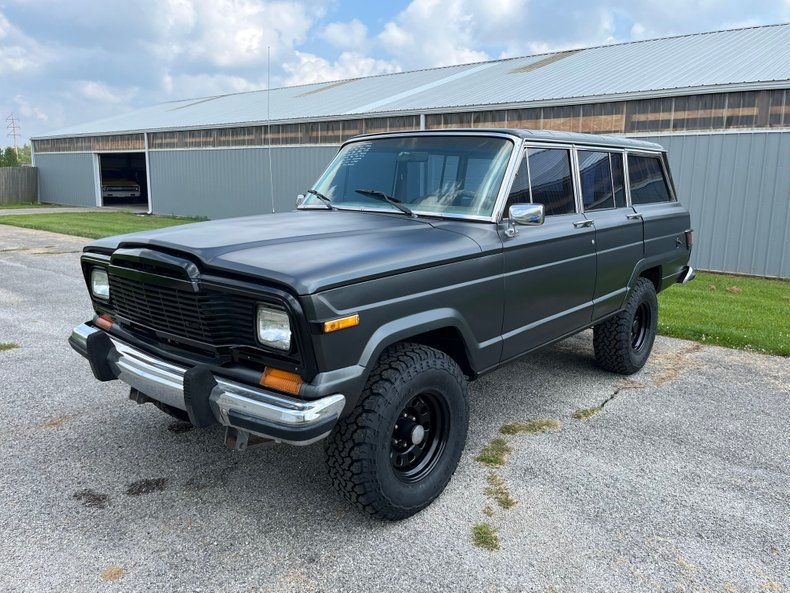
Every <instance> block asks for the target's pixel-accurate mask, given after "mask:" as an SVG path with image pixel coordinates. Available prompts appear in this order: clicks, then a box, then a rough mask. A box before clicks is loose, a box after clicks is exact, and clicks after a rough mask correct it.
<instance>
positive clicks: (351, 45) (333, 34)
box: [321, 0, 790, 49]
mask: <svg viewBox="0 0 790 593" xmlns="http://www.w3.org/2000/svg"><path fill="white" fill-rule="evenodd" d="M788 1H790V0H788ZM367 36H368V28H367V27H366V26H365V25H364V23H363V22H362V21H360V20H359V19H353V20H350V21H348V22H346V23H341V22H335V23H329V24H328V25H327V26H326V27H324V30H323V31H322V32H321V37H323V38H324V39H326V41H327V42H329V43H330V44H331V45H333V46H334V47H337V48H340V49H360V48H361V47H363V46H364V45H365V43H366V41H367Z"/></svg>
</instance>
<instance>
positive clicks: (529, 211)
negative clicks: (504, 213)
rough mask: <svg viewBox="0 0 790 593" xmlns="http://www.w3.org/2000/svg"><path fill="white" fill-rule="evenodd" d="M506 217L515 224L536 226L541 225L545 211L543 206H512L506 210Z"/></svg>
mask: <svg viewBox="0 0 790 593" xmlns="http://www.w3.org/2000/svg"><path fill="white" fill-rule="evenodd" d="M508 216H509V217H510V220H512V221H513V222H515V223H516V224H523V225H527V226H537V225H539V224H543V221H544V219H545V218H546V209H545V208H544V207H543V204H513V205H512V206H511V207H510V210H508Z"/></svg>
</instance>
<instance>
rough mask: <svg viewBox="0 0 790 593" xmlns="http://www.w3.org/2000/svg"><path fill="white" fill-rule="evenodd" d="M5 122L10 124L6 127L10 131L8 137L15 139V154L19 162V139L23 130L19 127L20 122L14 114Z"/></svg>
mask: <svg viewBox="0 0 790 593" xmlns="http://www.w3.org/2000/svg"><path fill="white" fill-rule="evenodd" d="M5 120H6V121H7V122H8V124H7V125H6V129H7V130H8V134H7V135H8V136H11V137H12V138H13V139H14V152H15V153H16V159H17V160H19V142H18V138H19V136H20V135H21V134H20V132H21V131H22V128H21V127H19V122H18V121H17V119H16V117H15V116H14V114H13V113H12V114H11V115H9V116H8V117H7V118H5Z"/></svg>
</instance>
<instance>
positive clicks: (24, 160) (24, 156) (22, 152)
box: [19, 144, 33, 165]
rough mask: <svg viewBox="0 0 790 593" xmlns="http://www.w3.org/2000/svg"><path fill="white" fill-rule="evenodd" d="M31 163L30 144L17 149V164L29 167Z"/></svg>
mask: <svg viewBox="0 0 790 593" xmlns="http://www.w3.org/2000/svg"><path fill="white" fill-rule="evenodd" d="M32 163H33V157H32V156H31V155H30V144H25V145H24V146H23V147H22V148H20V149H19V164H20V165H30V164H32Z"/></svg>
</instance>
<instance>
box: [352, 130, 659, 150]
mask: <svg viewBox="0 0 790 593" xmlns="http://www.w3.org/2000/svg"><path fill="white" fill-rule="evenodd" d="M462 132H474V133H475V134H483V135H485V134H507V135H509V136H518V137H519V138H524V139H525V140H534V141H536V142H563V143H565V144H590V145H601V146H609V147H613V148H633V149H641V150H650V151H660V152H666V149H665V148H664V147H663V146H661V145H660V144H656V143H655V142H648V141H647V140H639V139H637V138H623V137H619V136H601V135H599V134H582V133H580V132H561V131H555V130H526V129H521V128H449V129H441V130H415V131H410V132H386V133H381V134H365V135H362V136H355V137H354V138H352V139H351V140H349V141H350V142H357V141H359V140H366V139H370V138H386V137H388V136H403V135H408V136H442V135H445V136H446V135H447V134H455V133H462Z"/></svg>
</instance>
